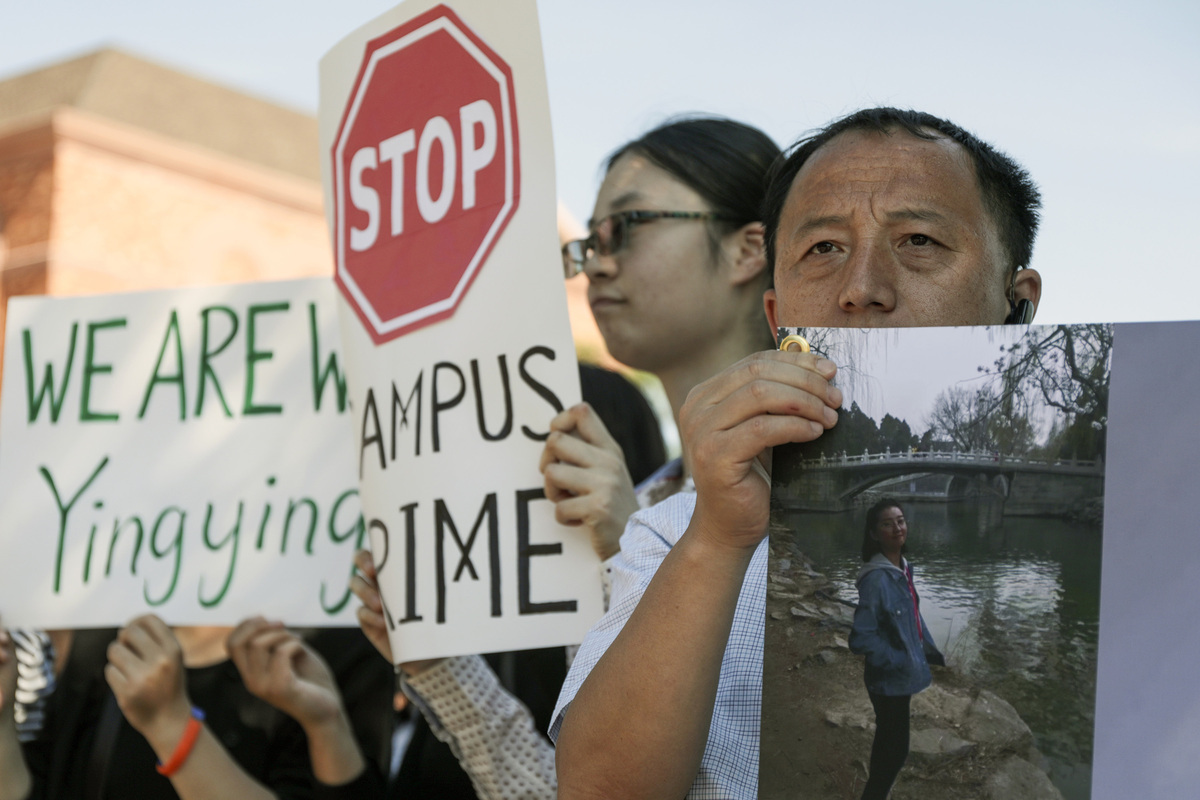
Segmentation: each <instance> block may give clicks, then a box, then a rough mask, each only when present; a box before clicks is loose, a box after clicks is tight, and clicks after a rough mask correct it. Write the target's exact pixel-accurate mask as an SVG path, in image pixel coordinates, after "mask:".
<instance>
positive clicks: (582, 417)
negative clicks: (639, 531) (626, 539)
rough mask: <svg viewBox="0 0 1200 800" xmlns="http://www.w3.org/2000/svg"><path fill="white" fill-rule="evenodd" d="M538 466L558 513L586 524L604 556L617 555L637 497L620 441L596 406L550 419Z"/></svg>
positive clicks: (581, 406)
mask: <svg viewBox="0 0 1200 800" xmlns="http://www.w3.org/2000/svg"><path fill="white" fill-rule="evenodd" d="M538 469H540V470H541V472H542V476H543V477H544V478H545V487H546V497H547V498H548V499H549V500H550V501H551V502H552V503H554V516H555V518H556V519H557V520H558V521H559V522H560V523H561V524H563V525H571V526H582V527H584V528H586V529H587V532H588V535H589V536H590V537H591V540H592V548H593V549H594V550H595V551H596V554H597V555H598V556H600V559H601V560H605V559H608V558H611V557H612V556H614V555H616V553H617V551H618V550H620V549H621V546H620V544H619V540H620V538H621V534H622V533H624V532H625V523H626V521H627V520H628V519H629V516H630V515H631V514H633V512H635V511H637V508H638V505H637V497H636V496H635V495H634V491H633V480H632V479H631V478H630V477H629V469H628V468H627V467H626V466H625V455H624V454H623V453H622V452H621V447H620V445H618V444H617V443H616V441H615V440H614V439H613V438H612V436H611V435H610V434H609V432H608V429H607V428H606V427H604V423H603V422H602V421H601V420H600V417H599V416H598V415H597V414H596V412H595V410H594V409H592V407H591V406H590V405H588V404H587V403H580V404H578V405H576V406H572V407H571V408H568V409H567V410H566V411H563V412H562V413H560V414H559V415H558V416H556V417H555V418H554V419H552V420H550V436H549V438H547V439H546V446H545V449H543V450H542V458H541V463H539V465H538Z"/></svg>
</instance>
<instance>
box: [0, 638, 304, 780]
mask: <svg viewBox="0 0 1200 800" xmlns="http://www.w3.org/2000/svg"><path fill="white" fill-rule="evenodd" d="M227 634H228V629H227V628H212V627H181V628H176V629H174V630H173V629H171V628H170V627H168V626H167V625H166V624H164V623H163V621H162V620H161V619H159V618H158V617H156V616H153V615H146V616H142V617H139V618H137V619H135V620H133V621H132V622H130V623H129V624H128V625H126V626H125V627H124V628H122V629H121V630H120V631H112V630H107V631H105V630H88V631H75V632H74V634H73V636H72V637H71V640H70V643H69V646H68V648H67V649H68V651H69V652H68V655H67V657H66V665H65V667H64V668H63V671H62V674H61V675H60V676H59V679H58V682H57V686H56V688H55V690H54V692H53V693H52V694H51V695H50V696H49V697H48V699H47V707H46V717H45V725H44V727H43V730H42V732H41V735H40V736H39V737H38V738H37V739H35V740H33V741H31V742H29V743H27V744H26V745H25V746H24V747H23V748H22V746H21V745H20V744H19V743H18V741H17V734H16V727H15V720H14V714H13V707H12V706H13V699H12V695H13V693H14V691H15V676H13V677H12V678H10V677H9V672H10V671H11V670H10V667H9V665H8V662H9V660H10V658H11V659H12V660H13V661H15V652H14V650H13V649H12V637H11V636H10V635H9V634H8V633H7V632H6V633H5V634H4V637H3V640H2V642H3V646H2V647H0V650H2V651H3V653H2V655H3V661H2V662H0V679H2V683H0V797H3V798H4V800H23V798H26V797H32V798H38V799H39V800H40V799H41V798H47V799H48V800H83V798H93V797H94V798H104V797H138V798H145V799H146V800H157V799H158V798H163V800H171V799H172V798H182V800H225V798H229V797H238V798H250V799H251V800H253V798H281V799H284V798H294V799H295V800H306V798H310V797H312V782H311V779H310V777H309V772H310V770H309V766H308V759H307V757H306V754H305V749H304V736H303V733H302V732H301V730H300V729H299V728H298V727H297V726H296V724H295V723H294V722H292V721H291V720H289V719H288V718H287V717H286V716H284V715H283V714H281V713H279V712H277V711H275V710H274V709H273V708H271V707H270V706H269V705H267V704H266V703H263V702H262V701H260V700H258V699H257V698H255V697H254V696H253V695H251V694H250V693H249V692H247V691H246V689H245V687H244V685H243V683H242V681H241V678H240V676H239V674H238V671H237V669H236V667H235V666H234V665H233V664H232V663H231V662H230V661H229V660H228V658H227V656H226V652H225V637H226V635H227ZM10 681H11V682H12V687H11V688H10V685H9V683H10Z"/></svg>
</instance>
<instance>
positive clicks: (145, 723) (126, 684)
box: [104, 615, 275, 800]
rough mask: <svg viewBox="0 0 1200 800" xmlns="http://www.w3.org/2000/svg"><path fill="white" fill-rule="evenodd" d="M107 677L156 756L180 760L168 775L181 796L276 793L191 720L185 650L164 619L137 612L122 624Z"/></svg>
mask: <svg viewBox="0 0 1200 800" xmlns="http://www.w3.org/2000/svg"><path fill="white" fill-rule="evenodd" d="M104 677H105V679H106V680H107V681H108V685H109V686H110V687H112V690H113V694H114V695H115V696H116V698H117V705H118V706H119V707H120V709H121V712H122V713H123V714H124V715H125V719H127V720H128V721H129V724H130V725H132V726H133V727H134V729H135V730H137V732H138V733H140V734H142V736H144V737H145V738H146V741H147V742H149V744H150V747H151V748H153V750H154V753H155V755H157V756H158V760H159V761H160V762H162V763H163V764H164V765H166V766H172V765H178V766H177V769H175V770H174V771H173V772H172V773H171V774H170V775H169V776H168V777H169V778H170V780H171V785H172V786H174V787H175V791H176V793H178V795H179V797H180V798H181V800H224V798H229V797H237V798H244V800H265V799H266V798H273V797H275V795H274V794H273V793H272V792H271V791H269V790H268V789H267V788H266V787H265V786H263V785H262V784H261V783H259V782H258V781H256V780H254V779H253V778H251V777H250V776H249V775H248V774H246V772H245V771H244V770H243V769H242V768H241V766H239V765H238V763H237V762H236V761H234V759H233V757H232V756H230V754H229V752H228V751H227V750H226V749H225V748H224V747H223V746H222V745H221V742H220V741H219V740H218V739H217V737H216V736H215V735H213V733H212V731H211V730H209V728H208V726H207V725H205V724H204V723H203V722H199V723H198V728H197V722H193V720H194V716H193V712H192V705H191V701H190V700H189V699H188V695H187V690H186V687H185V684H184V678H185V673H184V666H183V653H182V650H181V649H180V646H179V642H178V640H176V638H175V635H174V634H173V633H172V632H171V629H170V628H168V627H167V625H166V624H165V623H164V622H163V621H162V620H161V619H159V618H158V617H156V616H153V615H147V616H143V617H139V618H138V619H135V620H134V621H133V622H131V623H129V625H127V626H126V627H125V628H123V629H122V630H121V632H120V633H119V634H118V635H117V638H116V640H115V641H114V642H113V643H112V644H111V645H110V646H109V648H108V664H107V665H106V666H105V668H104ZM193 731H196V732H195V734H193ZM185 735H186V736H187V738H185ZM193 735H194V736H195V738H194V741H193V742H192V744H191V745H190V748H189V746H188V740H189V739H190V738H191V737H192V736H193ZM181 757H182V763H179V762H180V758H181Z"/></svg>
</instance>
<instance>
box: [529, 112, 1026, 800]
mask: <svg viewBox="0 0 1200 800" xmlns="http://www.w3.org/2000/svg"><path fill="white" fill-rule="evenodd" d="M1039 204H1040V201H1039V195H1038V191H1037V189H1036V187H1035V186H1034V185H1033V183H1032V181H1031V180H1030V179H1029V177H1028V175H1027V174H1026V173H1025V171H1024V170H1023V169H1022V168H1021V167H1020V166H1019V165H1017V164H1016V163H1015V162H1013V161H1012V160H1011V159H1009V158H1008V157H1007V156H1005V155H1003V154H1002V153H999V152H998V151H996V150H994V149H993V148H992V147H990V146H989V145H987V144H986V143H984V142H981V141H979V140H978V139H976V138H975V137H974V136H972V135H971V134H969V133H967V132H966V131H963V130H962V129H961V128H959V127H958V126H956V125H954V124H952V123H949V122H946V121H945V120H941V119H938V118H937V117H933V116H931V115H928V114H923V113H919V112H912V111H899V110H896V109H889V108H882V109H870V110H866V111H860V112H857V113H855V114H852V115H850V116H848V117H846V118H843V119H841V120H838V121H837V122H834V123H833V124H831V125H830V126H828V127H827V128H825V129H824V130H822V131H820V132H818V133H817V134H816V135H814V136H812V137H809V138H807V139H805V140H802V141H801V142H800V143H799V145H798V146H797V147H796V148H795V149H794V150H793V151H792V153H791V154H790V155H789V156H788V157H787V158H786V159H785V160H783V161H782V162H781V163H780V164H778V165H777V168H776V169H775V170H774V173H773V176H772V179H771V181H770V185H769V187H768V189H767V197H766V201H765V208H764V212H765V213H764V220H765V223H766V247H767V257H768V261H769V263H772V264H773V265H774V273H775V288H774V289H771V290H768V291H767V293H766V296H765V305H766V311H767V316H768V319H769V322H770V324H771V326H772V328H774V327H775V326H776V325H789V326H831V327H837V326H854V327H896V326H910V325H929V326H934V325H973V324H1000V323H1002V322H1028V321H1029V320H1030V319H1031V318H1032V316H1033V312H1034V310H1035V309H1036V306H1037V302H1038V299H1039V296H1040V292H1041V279H1040V276H1039V275H1038V274H1037V273H1036V272H1035V271H1033V270H1031V269H1026V268H1025V267H1026V266H1027V265H1028V263H1029V259H1030V256H1031V253H1032V248H1033V241H1034V237H1035V235H1036V231H1037V223H1038V214H1037V209H1038V207H1039ZM932 357H936V356H934V355H932V354H931V358H932ZM835 372H836V366H835V365H834V364H832V363H831V362H829V361H828V360H825V359H822V358H820V357H818V356H817V355H815V354H801V353H794V352H789V353H784V352H777V351H769V352H762V353H756V354H754V355H752V356H749V357H747V358H745V359H742V360H741V361H739V362H738V363H736V364H734V365H733V366H731V367H730V368H728V369H727V370H725V371H724V372H722V373H720V374H719V375H717V376H715V377H713V378H711V379H710V380H708V381H706V382H704V383H702V384H700V385H699V386H697V387H696V388H695V389H694V390H693V391H692V392H691V394H690V395H689V397H688V400H687V403H686V404H685V405H684V407H683V410H682V413H681V415H680V430H681V434H682V437H683V443H684V457H685V461H686V464H687V467H688V469H689V470H690V472H691V473H692V475H693V477H694V481H695V486H696V492H695V493H694V494H690V493H689V494H681V495H677V496H675V497H673V498H671V499H669V500H667V501H664V502H663V503H660V504H659V505H657V506H655V507H653V508H651V509H649V510H646V511H643V512H640V513H639V514H637V515H635V516H634V517H633V518H632V519H631V520H630V524H629V527H628V528H627V530H626V534H625V537H624V538H623V540H622V553H621V555H620V557H619V561H618V564H617V565H616V566H615V567H614V584H613V598H612V605H611V608H610V611H609V613H608V614H607V615H606V616H605V617H604V618H603V619H602V620H601V621H600V623H598V624H597V625H596V626H595V627H594V628H593V630H592V631H591V632H590V633H589V634H588V637H587V639H586V640H585V642H584V645H583V647H582V648H581V650H580V652H579V655H578V657H577V659H576V661H575V665H574V667H573V668H572V671H571V674H570V675H569V676H568V679H567V682H566V684H565V685H564V687H563V694H562V696H561V697H560V699H559V708H558V709H557V711H556V713H555V721H554V724H553V726H552V728H551V735H552V736H556V737H557V747H558V750H557V759H558V773H559V796H560V797H562V798H576V797H656V798H659V797H681V796H684V795H687V796H689V797H692V798H710V797H711V798H743V797H744V798H753V797H755V796H756V794H757V783H758V748H759V718H760V710H761V693H762V642H763V617H764V603H765V586H766V569H767V551H766V544H765V541H764V540H765V537H766V533H767V521H768V516H769V501H770V485H769V482H768V481H766V480H764V479H763V477H764V474H765V473H763V471H762V470H761V469H759V468H758V466H759V463H756V462H764V463H765V464H766V465H769V463H770V459H769V454H770V448H771V447H772V446H774V445H778V444H783V443H786V442H804V441H811V440H813V439H815V438H817V437H818V436H820V435H821V433H822V432H823V431H824V430H826V429H828V428H831V427H832V426H833V425H834V424H835V423H836V421H837V413H836V409H837V408H839V407H840V405H841V392H840V391H839V390H838V389H837V388H836V387H834V386H833V385H832V384H831V380H832V379H833V377H834V374H835Z"/></svg>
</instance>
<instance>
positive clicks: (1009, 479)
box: [772, 451, 1104, 516]
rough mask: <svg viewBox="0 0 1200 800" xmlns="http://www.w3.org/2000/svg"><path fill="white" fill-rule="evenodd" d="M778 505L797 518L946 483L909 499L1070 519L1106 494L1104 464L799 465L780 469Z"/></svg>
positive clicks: (913, 460) (989, 456)
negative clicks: (892, 490)
mask: <svg viewBox="0 0 1200 800" xmlns="http://www.w3.org/2000/svg"><path fill="white" fill-rule="evenodd" d="M776 470H777V471H778V472H777V487H776V489H775V492H774V496H773V497H772V502H776V503H779V504H781V505H782V506H783V507H784V508H786V509H788V510H793V511H845V510H847V509H850V508H852V507H853V506H854V501H855V498H856V497H858V495H860V494H862V493H863V492H865V491H867V490H868V489H871V488H872V487H875V486H878V485H880V484H884V483H889V482H895V481H897V480H899V479H902V478H914V479H916V478H919V477H922V476H926V475H947V476H949V478H950V480H949V482H948V483H947V484H946V488H945V490H944V491H939V492H936V493H932V494H931V493H922V494H919V495H914V494H910V493H902V494H904V495H905V496H909V497H912V496H920V497H921V498H922V499H930V500H945V501H955V500H966V499H978V500H981V501H987V500H988V499H992V500H994V501H999V503H1000V504H1001V507H1002V509H1003V514H1005V515H1013V516H1045V515H1059V514H1063V513H1065V512H1066V511H1067V510H1068V509H1071V508H1073V507H1075V506H1077V505H1078V504H1080V503H1081V502H1083V501H1085V500H1087V499H1090V498H1095V497H1101V496H1103V494H1104V463H1103V461H1101V460H1095V461H1082V460H1076V459H1036V458H1029V457H1026V456H1009V455H1004V454H1002V453H995V452H991V453H970V452H907V451H905V452H898V453H892V452H890V451H889V452H884V453H863V454H861V455H857V456H846V455H842V456H835V457H832V458H827V457H824V456H821V457H818V458H808V459H794V460H792V461H791V463H787V464H786V466H785V465H784V464H782V463H780V464H777V465H776Z"/></svg>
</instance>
